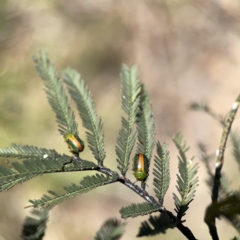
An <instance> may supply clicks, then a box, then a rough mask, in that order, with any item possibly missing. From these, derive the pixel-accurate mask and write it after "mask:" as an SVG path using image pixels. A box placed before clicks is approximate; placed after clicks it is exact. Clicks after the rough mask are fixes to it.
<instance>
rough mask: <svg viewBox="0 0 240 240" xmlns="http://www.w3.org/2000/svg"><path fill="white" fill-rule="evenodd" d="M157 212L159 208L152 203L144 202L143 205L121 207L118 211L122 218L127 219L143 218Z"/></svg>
mask: <svg viewBox="0 0 240 240" xmlns="http://www.w3.org/2000/svg"><path fill="white" fill-rule="evenodd" d="M157 211H159V208H158V207H157V206H155V205H154V204H152V203H148V202H144V203H137V204H135V203H133V204H131V205H130V206H127V207H123V208H121V209H120V211H119V212H120V213H121V215H122V218H128V217H132V218H134V217H137V216H140V215H141V216H144V215H147V214H150V213H153V212H157Z"/></svg>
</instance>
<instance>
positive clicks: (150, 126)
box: [136, 84, 155, 171]
mask: <svg viewBox="0 0 240 240" xmlns="http://www.w3.org/2000/svg"><path fill="white" fill-rule="evenodd" d="M137 116H138V119H137V122H136V123H137V132H138V144H137V152H138V153H143V154H144V155H145V156H146V157H147V159H148V166H147V169H146V170H147V171H148V168H149V164H150V160H151V158H152V151H153V148H154V144H155V140H154V128H155V125H154V120H153V112H152V109H151V106H150V97H149V95H148V94H147V92H146V91H145V87H144V85H143V84H142V85H141V95H140V104H139V109H138V114H137Z"/></svg>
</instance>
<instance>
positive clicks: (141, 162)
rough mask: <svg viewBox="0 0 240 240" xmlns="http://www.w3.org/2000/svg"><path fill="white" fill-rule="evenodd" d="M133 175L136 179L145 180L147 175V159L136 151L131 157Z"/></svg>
mask: <svg viewBox="0 0 240 240" xmlns="http://www.w3.org/2000/svg"><path fill="white" fill-rule="evenodd" d="M132 170H133V175H134V177H135V178H136V179H137V180H138V181H142V182H143V181H145V179H146V178H147V176H148V159H147V157H146V156H145V155H144V154H142V153H138V154H136V155H135V157H134V159H133V169H132Z"/></svg>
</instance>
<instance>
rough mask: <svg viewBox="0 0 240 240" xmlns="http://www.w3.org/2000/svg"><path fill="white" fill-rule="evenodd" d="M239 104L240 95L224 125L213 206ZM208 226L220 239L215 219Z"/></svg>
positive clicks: (213, 192)
mask: <svg viewBox="0 0 240 240" xmlns="http://www.w3.org/2000/svg"><path fill="white" fill-rule="evenodd" d="M239 104H240V95H238V97H237V99H236V100H235V102H233V104H232V109H231V111H230V113H229V116H228V118H227V120H226V123H225V124H224V128H223V133H222V137H221V142H220V146H219V149H218V150H217V152H216V155H217V160H216V164H215V175H214V183H213V189H212V204H214V203H216V202H217V201H218V195H219V188H220V179H221V170H222V167H223V163H224V153H225V148H226V143H227V139H228V136H229V134H230V131H231V126H232V123H233V120H234V118H235V115H236V113H237V110H238V107H239ZM207 225H208V228H209V232H210V234H211V236H212V239H213V240H218V239H219V237H218V233H217V228H216V222H215V218H213V219H212V221H211V222H208V223H207Z"/></svg>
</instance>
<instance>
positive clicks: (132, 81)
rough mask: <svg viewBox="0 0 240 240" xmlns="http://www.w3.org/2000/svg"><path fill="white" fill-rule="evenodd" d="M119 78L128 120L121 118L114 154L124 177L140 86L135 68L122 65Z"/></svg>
mask: <svg viewBox="0 0 240 240" xmlns="http://www.w3.org/2000/svg"><path fill="white" fill-rule="evenodd" d="M120 76H121V80H122V91H121V99H122V109H123V110H124V112H125V113H126V114H127V116H128V119H127V120H126V119H125V118H122V126H121V129H120V131H119V136H118V139H117V146H116V154H117V157H118V158H117V163H118V169H119V170H120V171H121V174H122V175H123V176H125V174H126V172H127V170H128V166H129V158H130V155H131V152H132V149H133V146H134V143H135V140H136V131H135V130H134V129H133V125H134V123H135V122H136V119H137V111H138V107H139V102H140V92H141V86H140V83H139V80H138V71H137V67H136V66H133V67H131V68H130V69H129V68H128V67H127V66H126V65H123V66H122V70H121V74H120Z"/></svg>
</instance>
